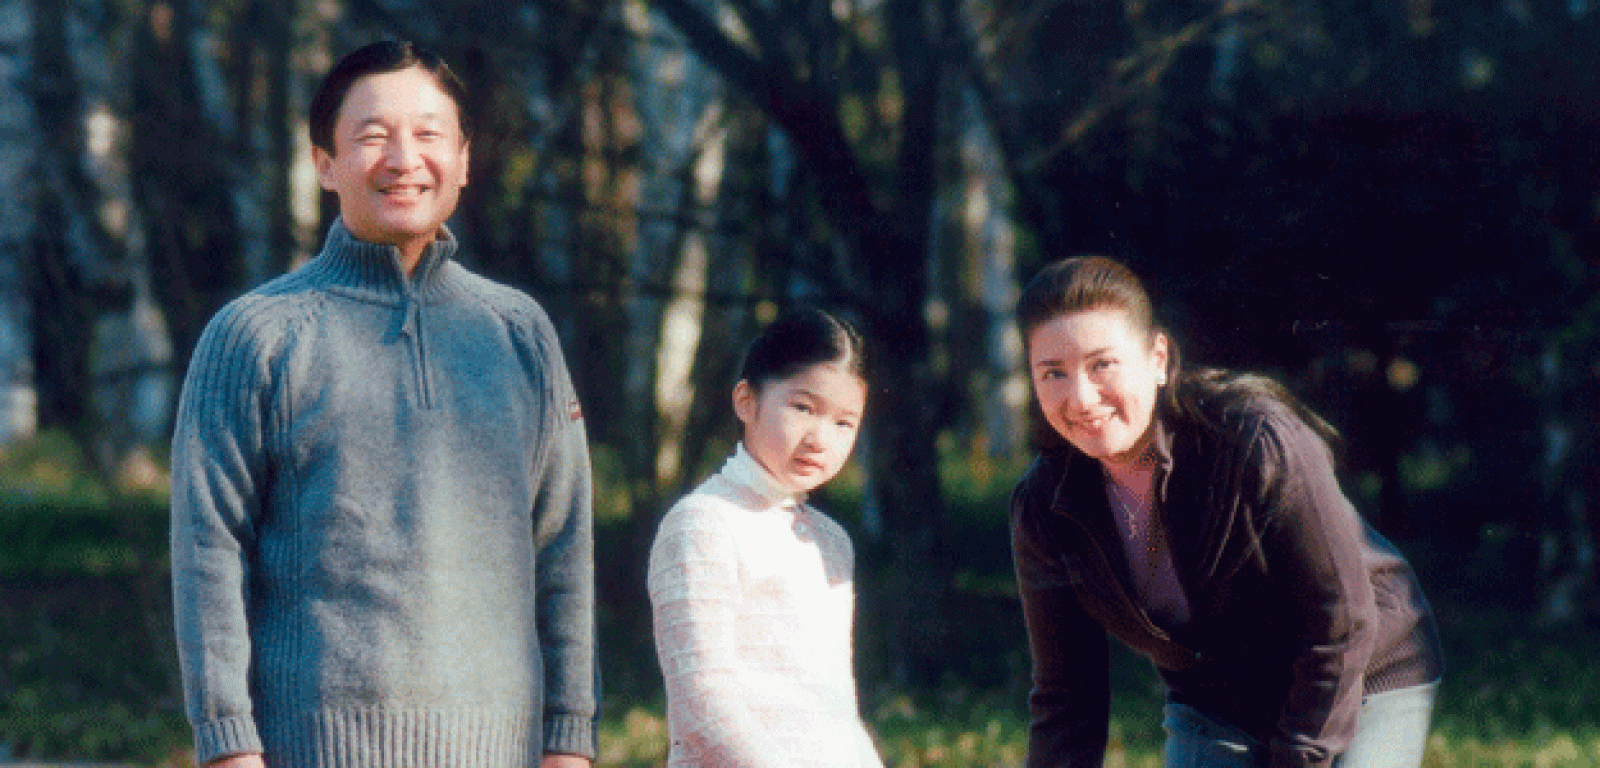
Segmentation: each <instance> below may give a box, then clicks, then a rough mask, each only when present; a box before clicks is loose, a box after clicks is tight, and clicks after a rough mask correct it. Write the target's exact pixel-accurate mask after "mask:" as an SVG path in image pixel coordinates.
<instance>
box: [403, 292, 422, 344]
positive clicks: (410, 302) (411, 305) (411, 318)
mask: <svg viewBox="0 0 1600 768" xmlns="http://www.w3.org/2000/svg"><path fill="white" fill-rule="evenodd" d="M418 311H419V307H418V306H417V299H416V297H415V296H407V297H406V309H405V313H406V314H405V318H404V319H402V320H401V321H400V334H401V335H403V336H410V337H411V338H413V339H415V338H417V313H418Z"/></svg>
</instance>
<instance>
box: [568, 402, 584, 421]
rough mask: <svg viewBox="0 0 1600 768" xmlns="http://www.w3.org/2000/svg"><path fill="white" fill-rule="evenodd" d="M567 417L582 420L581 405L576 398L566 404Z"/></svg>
mask: <svg viewBox="0 0 1600 768" xmlns="http://www.w3.org/2000/svg"><path fill="white" fill-rule="evenodd" d="M567 417H568V418H569V419H571V420H573V421H582V420H583V406H581V405H579V404H578V401H577V400H573V401H572V402H571V403H568V404H567Z"/></svg>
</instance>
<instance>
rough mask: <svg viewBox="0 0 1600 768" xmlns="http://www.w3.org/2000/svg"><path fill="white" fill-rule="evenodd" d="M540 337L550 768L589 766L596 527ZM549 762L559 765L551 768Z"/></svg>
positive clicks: (552, 360) (557, 366)
mask: <svg viewBox="0 0 1600 768" xmlns="http://www.w3.org/2000/svg"><path fill="white" fill-rule="evenodd" d="M540 320H541V321H542V322H540V323H539V325H538V327H537V332H538V333H539V334H540V336H541V337H542V339H541V341H542V343H541V345H540V346H541V347H542V349H541V350H540V351H541V352H542V353H543V354H542V358H543V361H544V362H545V363H546V365H547V367H546V370H545V376H546V381H547V396H548V397H550V398H551V402H550V403H549V404H548V408H549V411H548V413H549V414H550V419H549V420H548V422H547V423H548V424H549V429H547V430H546V435H547V441H548V445H547V446H546V457H545V459H544V461H543V464H542V466H541V467H540V470H541V473H542V476H541V477H540V478H539V480H538V483H539V490H538V495H537V497H536V498H535V500H534V508H533V524H534V527H535V532H536V535H537V538H538V547H539V550H538V555H537V557H538V562H537V564H536V573H535V576H534V578H535V582H536V584H537V589H538V594H537V595H536V597H535V599H536V601H537V604H536V606H535V610H536V615H537V617H538V618H537V621H538V631H539V644H540V650H541V653H542V654H543V656H544V670H545V679H544V750H545V752H546V757H545V763H546V764H547V765H561V764H562V763H561V762H560V760H561V759H563V758H573V757H579V756H581V757H586V758H589V759H593V758H594V756H595V755H596V754H597V753H598V751H599V744H598V741H597V738H596V734H595V728H596V720H597V719H598V717H599V696H600V670H599V664H598V662H597V660H596V654H595V642H596V639H595V624H594V524H593V509H592V499H593V492H592V488H591V485H592V479H591V476H590V467H589V447H588V441H587V438H586V437H585V435H584V422H583V415H582V410H581V408H580V407H579V405H578V399H577V395H576V394H575V393H574V391H573V388H572V383H571V380H570V378H569V376H568V375H567V369H566V364H565V362H563V359H562V355H561V350H560V348H559V346H558V344H557V343H556V337H555V331H554V329H553V328H552V327H551V326H550V325H549V321H548V320H545V319H544V318H543V317H542V316H541V317H540ZM551 760H556V761H557V762H555V763H551V762H550V761H551Z"/></svg>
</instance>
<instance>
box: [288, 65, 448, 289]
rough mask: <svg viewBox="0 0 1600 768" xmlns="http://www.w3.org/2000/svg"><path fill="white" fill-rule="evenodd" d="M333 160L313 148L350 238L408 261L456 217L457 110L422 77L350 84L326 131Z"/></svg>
mask: <svg viewBox="0 0 1600 768" xmlns="http://www.w3.org/2000/svg"><path fill="white" fill-rule="evenodd" d="M333 147H334V150H335V154H333V155H329V154H328V153H326V152H324V151H323V150H321V149H320V148H317V149H313V150H312V154H313V157H314V159H315V160H316V165H317V176H318V177H319V178H320V179H321V181H322V186H323V188H324V189H328V190H330V191H332V192H334V193H335V194H337V195H338V196H339V213H340V215H341V216H342V217H343V218H344V223H345V226H346V227H347V228H349V230H350V233H351V234H353V235H355V236H356V237H357V238H358V239H361V240H365V241H367V242H369V243H382V244H386V245H397V246H400V249H401V251H402V252H403V253H405V254H406V255H407V258H408V260H412V261H414V260H415V259H416V258H417V257H418V256H420V254H421V249H422V248H423V247H424V246H426V245H427V244H428V243H429V242H431V241H432V240H433V239H434V237H435V236H437V234H438V231H439V226H440V225H441V224H443V223H444V220H445V219H447V218H449V217H450V214H451V213H452V212H453V211H455V208H456V203H457V201H458V200H460V198H461V188H462V187H463V186H465V185H466V183H467V144H466V141H465V139H464V138H463V136H462V135H461V119H460V116H459V114H458V113H457V110H456V103H455V101H454V100H452V99H451V98H450V96H449V95H448V94H446V93H445V92H444V90H443V89H441V88H440V87H439V82H438V80H436V79H435V78H434V76H433V75H432V74H430V73H429V72H428V71H427V70H425V69H422V68H420V67H411V68H408V69H402V70H399V71H396V72H382V73H376V74H371V75H367V76H365V77H362V78H360V79H358V80H356V81H355V83H354V84H352V85H351V87H350V90H349V92H348V93H346V94H345V97H344V102H343V103H342V104H341V105H340V106H339V112H338V115H337V119H336V120H335V122H334V126H333Z"/></svg>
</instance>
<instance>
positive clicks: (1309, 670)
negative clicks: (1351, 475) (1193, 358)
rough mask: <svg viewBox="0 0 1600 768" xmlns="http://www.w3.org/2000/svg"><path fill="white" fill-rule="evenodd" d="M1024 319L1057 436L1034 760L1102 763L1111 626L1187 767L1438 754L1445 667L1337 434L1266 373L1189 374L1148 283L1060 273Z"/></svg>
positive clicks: (1041, 568)
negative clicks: (1354, 495)
mask: <svg viewBox="0 0 1600 768" xmlns="http://www.w3.org/2000/svg"><path fill="white" fill-rule="evenodd" d="M1017 323H1018V326H1019V327H1020V330H1021V331H1022V335H1023V338H1024V339H1025V341H1026V345H1027V346H1026V351H1027V359H1028V366H1029V369H1030V374H1031V378H1032V381H1033V386H1034V394H1035V396H1036V397H1037V402H1038V405H1039V408H1040V410H1041V411H1042V414H1043V416H1044V420H1045V421H1046V422H1047V423H1048V425H1049V429H1048V430H1044V432H1045V434H1046V436H1047V437H1053V438H1054V440H1053V441H1050V442H1051V443H1052V444H1049V445H1047V446H1046V447H1045V448H1044V449H1043V450H1042V451H1041V452H1040V454H1039V456H1038V457H1037V459H1036V460H1035V461H1034V463H1033V465H1032V466H1031V467H1030V468H1029V470H1028V472H1027V473H1026V474H1025V475H1024V476H1023V478H1022V480H1021V481H1020V482H1019V483H1018V485H1017V488H1016V491H1015V493H1014V495H1013V497H1012V547H1013V555H1014V557H1015V561H1016V568H1017V581H1018V588H1019V590H1020V591H1021V596H1022V606H1023V615H1024V618H1025V620H1026V623H1027V627H1028V640H1029V645H1030V649H1031V651H1032V655H1033V690H1032V692H1031V694H1030V697H1029V703H1030V707H1031V709H1032V714H1033V721H1032V728H1031V733H1030V739H1029V748H1028V752H1029V755H1028V758H1029V759H1028V763H1029V765H1030V766H1096V768H1098V766H1099V765H1100V764H1101V760H1102V758H1103V755H1104V752H1105V745H1106V721H1107V707H1108V701H1109V699H1110V695H1111V694H1110V684H1109V681H1108V676H1107V652H1108V649H1107V639H1106V638H1107V633H1110V634H1112V635H1115V636H1116V637H1117V638H1118V639H1119V640H1121V641H1122V642H1123V643H1125V644H1127V645H1128V646H1130V647H1132V648H1133V649H1134V650H1136V651H1138V652H1139V653H1141V654H1143V655H1145V656H1147V657H1149V658H1150V660H1151V661H1152V662H1153V663H1154V664H1155V665H1156V668H1157V671H1158V672H1159V673H1160V675H1161V677H1162V679H1163V681H1165V683H1166V685H1167V689H1168V697H1167V704H1166V708H1165V713H1164V714H1165V718H1164V723H1163V724H1164V727H1165V728H1166V730H1167V733H1168V736H1167V744H1166V761H1167V765H1168V766H1261V765H1271V766H1289V765H1294V766H1299V765H1330V764H1331V765H1335V766H1345V767H1346V768H1355V767H1356V766H1362V767H1368V766H1380V765H1382V766H1416V765H1419V764H1420V763H1421V760H1422V750H1423V746H1424V743H1425V741H1426V739H1427V731H1428V721H1429V718H1430V715H1431V712H1432V707H1433V693H1434V686H1435V681H1436V680H1437V679H1438V677H1439V673H1440V661H1439V648H1438V640H1437V636H1436V633H1435V631H1434V628H1433V623H1432V620H1431V618H1430V614H1429V612H1428V607H1427V603H1426V601H1424V599H1423V597H1422V593H1421V591H1420V589H1419V588H1418V586H1417V583H1416V581H1415V580H1414V579H1413V578H1412V574H1411V570H1410V568H1409V566H1408V565H1407V564H1406V562H1405V560H1404V559H1402V558H1401V556H1400V555H1399V553H1397V552H1396V551H1395V550H1394V548H1393V547H1392V546H1391V545H1390V544H1389V543H1388V542H1386V541H1384V540H1383V539H1382V538H1380V537H1379V536H1378V535H1377V533H1375V532H1374V531H1373V530H1372V529H1371V528H1369V527H1367V526H1366V525H1365V524H1364V523H1363V522H1362V520H1361V518H1360V517H1359V516H1358V515H1357V514H1356V512H1355V510H1354V509H1353V508H1352V507H1351V505H1350V503H1349V501H1347V500H1346V499H1345V497H1344V494H1343V493H1342V492H1341V491H1340V489H1339V485H1338V481H1337V479H1336V478H1335V476H1334V470H1333V464H1332V461H1331V458H1330V452H1329V450H1328V447H1327V443H1326V441H1327V440H1328V439H1329V438H1331V437H1332V436H1333V431H1332V428H1331V427H1329V426H1328V425H1327V424H1326V423H1325V422H1323V421H1322V420H1321V419H1320V418H1318V417H1317V416H1316V415H1314V414H1312V413H1311V412H1310V411H1308V410H1307V409H1306V408H1305V407H1304V406H1302V405H1300V404H1299V403H1298V402H1297V401H1295V400H1294V398H1293V397H1291V396H1290V395H1289V394H1288V392H1287V391H1285V390H1284V389H1283V388H1282V387H1281V386H1279V385H1277V384H1276V383H1274V382H1272V381H1271V380H1269V379H1265V378H1261V377H1257V376H1244V375H1233V374H1226V373H1221V372H1216V371H1206V372H1198V373H1193V374H1186V373H1183V372H1182V371H1181V370H1180V368H1179V366H1178V352H1177V349H1176V348H1175V347H1174V345H1173V343H1172V341H1171V339H1169V338H1168V337H1167V335H1166V334H1164V333H1162V332H1161V331H1160V330H1159V329H1157V328H1156V327H1155V325H1154V323H1153V320H1152V318H1151V310H1150V300H1149V297H1148V296H1147V295H1146V294H1145V291H1144V287H1143V286H1142V285H1141V284H1140V283H1139V280H1138V278H1137V277H1135V276H1134V275H1133V273H1132V272H1130V271H1129V270H1128V269H1127V268H1126V267H1124V266H1122V265H1121V264H1118V263H1117V262H1114V261H1111V260H1109V259H1104V258H1098V257H1090V258H1080V259H1069V260H1066V261H1062V262H1058V263H1056V264H1052V265H1050V266H1049V267H1046V268H1045V269H1044V271H1043V272H1041V273H1040V274H1039V275H1038V276H1037V277H1035V278H1034V279H1033V281H1031V282H1030V283H1029V284H1028V286H1027V287H1026V289H1025V290H1024V292H1023V296H1022V297H1021V299H1020V301H1019V303H1018V307H1017Z"/></svg>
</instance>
